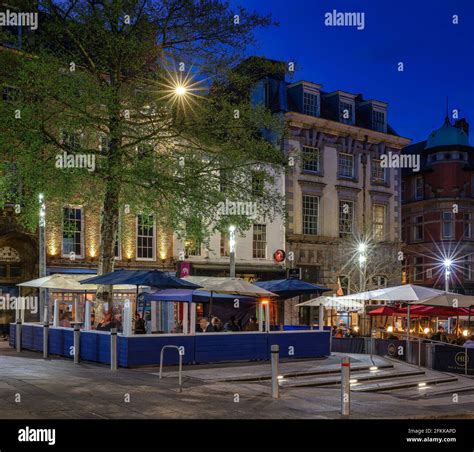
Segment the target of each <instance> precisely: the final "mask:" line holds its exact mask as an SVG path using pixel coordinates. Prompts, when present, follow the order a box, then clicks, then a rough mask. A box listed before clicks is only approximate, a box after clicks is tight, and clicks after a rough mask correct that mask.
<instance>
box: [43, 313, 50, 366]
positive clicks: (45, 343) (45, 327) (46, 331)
mask: <svg viewBox="0 0 474 452" xmlns="http://www.w3.org/2000/svg"><path fill="white" fill-rule="evenodd" d="M48 341H49V322H45V323H44V325H43V359H48Z"/></svg>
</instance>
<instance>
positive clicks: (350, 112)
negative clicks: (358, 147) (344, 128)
mask: <svg viewBox="0 0 474 452" xmlns="http://www.w3.org/2000/svg"><path fill="white" fill-rule="evenodd" d="M339 120H340V121H341V122H343V123H344V124H354V105H352V104H349V103H347V102H343V101H341V103H340V110H339Z"/></svg>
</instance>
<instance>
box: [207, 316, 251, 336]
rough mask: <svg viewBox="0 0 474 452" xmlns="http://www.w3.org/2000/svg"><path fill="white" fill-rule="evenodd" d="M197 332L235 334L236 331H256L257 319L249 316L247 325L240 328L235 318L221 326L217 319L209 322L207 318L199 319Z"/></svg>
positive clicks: (214, 318) (232, 317) (219, 320)
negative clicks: (226, 332)
mask: <svg viewBox="0 0 474 452" xmlns="http://www.w3.org/2000/svg"><path fill="white" fill-rule="evenodd" d="M198 323H199V331H198V332H200V333H220V332H222V331H230V332H237V331H258V322H257V317H255V316H251V317H250V320H249V323H248V324H247V325H246V326H245V327H244V328H242V326H241V325H240V323H239V322H237V319H236V318H235V316H234V315H233V316H231V317H230V319H229V321H228V322H227V323H225V324H224V325H223V324H222V321H221V319H219V317H215V316H214V317H212V318H211V321H209V319H208V318H207V317H201V318H200V319H199V322H198Z"/></svg>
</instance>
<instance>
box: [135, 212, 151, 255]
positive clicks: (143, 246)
mask: <svg viewBox="0 0 474 452" xmlns="http://www.w3.org/2000/svg"><path fill="white" fill-rule="evenodd" d="M137 260H149V261H151V260H155V219H154V216H153V215H145V214H139V215H137Z"/></svg>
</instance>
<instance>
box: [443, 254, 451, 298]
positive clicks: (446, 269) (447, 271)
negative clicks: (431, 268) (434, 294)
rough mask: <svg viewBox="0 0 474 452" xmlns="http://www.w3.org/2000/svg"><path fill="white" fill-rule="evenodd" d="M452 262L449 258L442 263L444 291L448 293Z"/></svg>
mask: <svg viewBox="0 0 474 452" xmlns="http://www.w3.org/2000/svg"><path fill="white" fill-rule="evenodd" d="M452 264H453V261H452V260H451V259H449V258H447V259H445V260H444V261H443V265H444V290H445V291H446V292H449V275H450V274H451V265H452Z"/></svg>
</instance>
